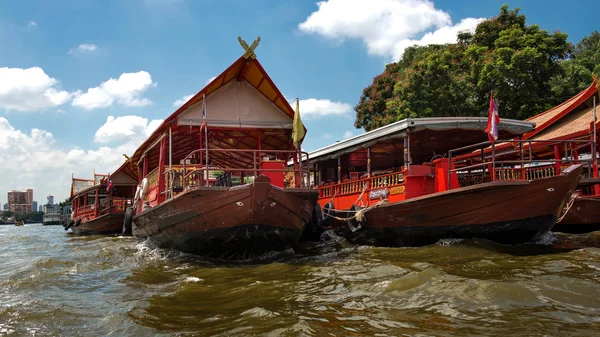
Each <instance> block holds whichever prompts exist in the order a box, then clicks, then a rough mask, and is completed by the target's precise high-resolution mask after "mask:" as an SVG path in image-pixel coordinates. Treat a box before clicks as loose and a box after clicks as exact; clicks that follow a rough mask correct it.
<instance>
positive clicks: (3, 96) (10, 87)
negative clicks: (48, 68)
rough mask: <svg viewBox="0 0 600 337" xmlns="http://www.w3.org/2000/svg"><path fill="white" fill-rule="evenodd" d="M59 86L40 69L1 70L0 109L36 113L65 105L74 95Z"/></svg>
mask: <svg viewBox="0 0 600 337" xmlns="http://www.w3.org/2000/svg"><path fill="white" fill-rule="evenodd" d="M57 85H58V81H57V80H56V79H54V78H52V77H50V76H48V75H46V73H45V72H44V70H43V69H42V68H40V67H32V68H27V69H21V68H6V67H4V68H0V108H5V109H8V110H18V111H36V110H43V109H46V108H50V107H56V106H59V105H62V104H65V103H67V102H68V101H70V100H71V98H72V97H73V95H74V93H69V92H67V91H64V90H61V89H59V88H58V86H57Z"/></svg>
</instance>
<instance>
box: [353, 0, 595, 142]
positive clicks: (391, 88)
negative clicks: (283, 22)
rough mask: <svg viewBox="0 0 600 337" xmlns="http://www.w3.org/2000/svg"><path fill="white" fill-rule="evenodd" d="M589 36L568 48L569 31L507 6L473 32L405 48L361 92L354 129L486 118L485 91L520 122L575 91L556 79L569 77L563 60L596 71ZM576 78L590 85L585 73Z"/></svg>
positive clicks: (507, 115) (505, 113) (592, 41)
mask: <svg viewBox="0 0 600 337" xmlns="http://www.w3.org/2000/svg"><path fill="white" fill-rule="evenodd" d="M586 39H587V40H586ZM586 39H584V40H582V42H581V43H580V44H578V45H577V46H576V47H575V48H573V46H572V45H571V44H570V43H569V42H568V41H567V34H565V33H561V32H554V33H548V32H547V31H545V30H542V29H540V28H539V27H538V26H537V25H527V24H526V20H525V16H524V15H522V14H520V13H519V9H518V8H517V9H513V10H511V9H509V7H508V5H504V6H502V8H501V9H500V13H499V14H498V16H496V17H494V18H492V19H489V20H485V21H483V22H481V23H480V24H479V25H478V26H477V27H476V29H475V31H474V33H470V32H462V33H460V34H459V35H458V36H457V41H458V42H457V43H455V44H447V45H428V46H413V47H410V48H408V49H406V51H405V53H404V55H403V57H402V59H401V60H399V61H398V62H395V63H391V64H388V65H387V66H386V69H385V71H384V72H383V73H382V74H381V75H378V76H376V77H375V79H374V80H373V84H371V85H370V86H368V87H367V88H365V89H364V91H363V94H362V96H361V97H360V100H359V103H358V104H357V105H356V107H355V111H356V120H355V123H354V124H355V126H356V127H357V128H360V127H362V128H364V129H365V130H367V131H368V130H372V129H375V128H378V127H381V126H383V125H386V124H389V123H391V122H394V121H398V120H401V119H404V118H407V117H415V118H416V117H442V116H486V115H487V109H488V107H489V95H490V91H493V93H494V97H495V98H496V99H497V100H498V101H499V106H500V108H499V113H500V116H502V117H503V118H515V119H525V118H527V117H530V116H532V115H535V114H537V113H540V112H542V111H544V110H546V109H548V108H550V107H552V106H554V105H556V104H558V103H560V102H562V101H563V100H564V97H562V96H563V95H564V93H565V92H568V93H571V92H572V91H573V90H575V89H573V88H569V87H567V85H566V84H561V83H560V81H557V80H556V79H562V78H565V74H566V73H568V72H569V70H568V66H569V65H568V64H567V63H565V61H563V60H566V59H568V58H569V57H570V56H574V57H573V59H578V58H580V59H581V60H580V61H579V62H580V63H577V67H583V68H585V69H588V70H589V69H590V67H592V68H593V67H597V66H598V64H599V63H598V59H597V58H598V56H599V55H600V53H598V48H597V46H598V42H597V41H598V40H599V38H598V36H597V35H595V34H592V36H590V37H589V38H586ZM578 55H582V56H580V57H579V56H578ZM594 57H596V59H595V61H594ZM590 59H591V61H590ZM584 60H585V61H584ZM591 71H592V70H589V72H590V73H591ZM573 73H574V74H579V75H577V76H575V75H573V77H574V78H578V79H579V80H580V82H581V83H587V85H589V83H590V81H591V76H589V74H587V73H584V72H582V71H581V70H580V71H579V73H577V72H576V71H575V70H574V71H573ZM586 76H587V78H586ZM569 83H570V82H569ZM581 83H580V84H578V85H574V87H576V88H579V87H580V86H581V85H582V84H581ZM560 85H562V86H563V87H564V88H561V87H560ZM561 91H562V92H561Z"/></svg>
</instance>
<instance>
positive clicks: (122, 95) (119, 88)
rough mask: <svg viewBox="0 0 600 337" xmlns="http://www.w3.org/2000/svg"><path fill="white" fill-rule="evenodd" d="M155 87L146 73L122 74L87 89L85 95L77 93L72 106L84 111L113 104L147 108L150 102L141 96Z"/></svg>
mask: <svg viewBox="0 0 600 337" xmlns="http://www.w3.org/2000/svg"><path fill="white" fill-rule="evenodd" d="M155 86H156V83H155V82H152V76H150V74H149V73H148V72H146V71H143V70H142V71H138V72H137V73H123V74H121V76H119V78H118V79H114V78H110V79H109V80H108V81H106V82H102V83H101V84H100V85H99V86H97V87H94V88H89V89H88V90H87V92H86V93H83V94H82V93H81V92H79V93H78V95H77V97H75V99H74V100H73V103H72V104H73V106H77V107H81V108H84V109H86V110H93V109H100V108H106V107H109V106H112V105H113V104H114V103H115V102H117V103H119V104H122V105H125V106H130V107H141V106H147V105H150V104H152V101H150V100H149V99H148V98H144V97H141V96H142V94H143V93H144V92H146V91H147V90H148V89H149V88H151V87H155Z"/></svg>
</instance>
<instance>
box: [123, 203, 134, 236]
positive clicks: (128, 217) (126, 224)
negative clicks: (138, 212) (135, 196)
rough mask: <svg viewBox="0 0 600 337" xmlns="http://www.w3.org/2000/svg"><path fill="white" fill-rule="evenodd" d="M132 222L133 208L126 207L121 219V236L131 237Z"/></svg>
mask: <svg viewBox="0 0 600 337" xmlns="http://www.w3.org/2000/svg"><path fill="white" fill-rule="evenodd" d="M132 221H133V207H127V209H126V210H125V217H124V218H123V233H122V234H123V235H131V223H132Z"/></svg>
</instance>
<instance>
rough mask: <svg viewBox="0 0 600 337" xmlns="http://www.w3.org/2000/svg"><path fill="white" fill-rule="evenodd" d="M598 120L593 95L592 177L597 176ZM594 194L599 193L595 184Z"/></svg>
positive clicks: (599, 187)
mask: <svg viewBox="0 0 600 337" xmlns="http://www.w3.org/2000/svg"><path fill="white" fill-rule="evenodd" d="M599 93H600V90H599ZM597 122H598V120H597V119H596V96H594V140H593V142H592V146H593V148H592V159H593V160H594V161H593V162H592V163H593V164H592V169H593V170H594V172H593V175H592V177H594V178H598V158H597V157H598V154H597V152H598V138H596V137H597V133H596V123H597ZM594 189H595V192H596V195H598V194H600V186H598V185H596V187H595V188H594Z"/></svg>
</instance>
